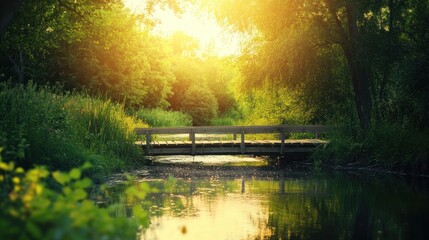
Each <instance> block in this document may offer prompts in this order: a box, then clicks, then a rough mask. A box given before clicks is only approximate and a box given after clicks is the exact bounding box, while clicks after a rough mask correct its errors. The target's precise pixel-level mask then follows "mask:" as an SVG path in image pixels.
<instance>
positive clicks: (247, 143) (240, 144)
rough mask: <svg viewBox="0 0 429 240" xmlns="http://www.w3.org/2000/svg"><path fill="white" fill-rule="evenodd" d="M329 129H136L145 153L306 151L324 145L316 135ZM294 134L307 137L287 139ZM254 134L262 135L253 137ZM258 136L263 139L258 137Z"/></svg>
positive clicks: (314, 127)
mask: <svg viewBox="0 0 429 240" xmlns="http://www.w3.org/2000/svg"><path fill="white" fill-rule="evenodd" d="M328 130H329V127H328V126H322V125H277V126H214V127H177V128H137V129H136V130H135V131H136V133H137V134H138V135H139V136H144V137H143V140H140V141H137V144H139V145H141V146H142V148H143V149H144V150H145V154H146V155H153V156H154V155H232V154H234V155H240V154H252V155H286V154H288V153H303V152H304V153H305V152H311V151H313V150H314V149H315V148H316V147H318V146H321V145H323V144H326V143H327V141H326V140H320V139H318V137H319V136H320V134H321V133H324V132H326V131H328ZM296 133H298V134H300V135H301V138H302V136H305V137H306V138H305V139H290V138H289V137H290V136H293V135H294V134H296ZM303 133H305V134H303ZM255 134H259V135H260V134H263V135H260V137H258V138H256V137H255V136H256V135H255ZM237 136H238V137H239V139H237ZM246 136H247V137H248V138H249V140H248V139H246ZM178 137H179V139H178ZM261 137H262V138H263V139H264V140H260V138H261ZM250 138H251V139H258V140H250ZM172 139H174V140H172Z"/></svg>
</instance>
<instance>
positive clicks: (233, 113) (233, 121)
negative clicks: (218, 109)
mask: <svg viewBox="0 0 429 240" xmlns="http://www.w3.org/2000/svg"><path fill="white" fill-rule="evenodd" d="M242 121H243V120H242V116H241V113H240V112H239V111H237V110H236V109H230V110H229V111H228V112H227V113H224V114H222V115H221V116H219V117H215V118H212V119H211V120H210V125H211V126H234V125H239V123H241V122H242Z"/></svg>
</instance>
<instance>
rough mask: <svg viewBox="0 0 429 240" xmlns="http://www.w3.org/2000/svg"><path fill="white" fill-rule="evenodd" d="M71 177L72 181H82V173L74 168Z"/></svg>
mask: <svg viewBox="0 0 429 240" xmlns="http://www.w3.org/2000/svg"><path fill="white" fill-rule="evenodd" d="M69 176H70V178H71V179H75V180H77V179H80V176H81V172H80V170H79V169H77V168H73V169H72V170H70V173H69Z"/></svg>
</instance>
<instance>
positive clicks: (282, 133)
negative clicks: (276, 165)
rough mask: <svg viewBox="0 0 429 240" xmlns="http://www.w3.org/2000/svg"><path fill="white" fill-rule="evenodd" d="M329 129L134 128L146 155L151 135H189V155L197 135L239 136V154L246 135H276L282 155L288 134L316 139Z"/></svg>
mask: <svg viewBox="0 0 429 240" xmlns="http://www.w3.org/2000/svg"><path fill="white" fill-rule="evenodd" d="M330 128H331V127H329V126H325V125H276V126H198V127H155V128H136V129H135V131H136V133H137V134H138V135H144V136H145V138H146V153H149V151H150V144H151V142H152V135H155V134H168V135H173V134H189V141H191V142H192V150H191V153H192V154H194V153H195V151H196V143H195V140H196V135H197V134H232V135H233V136H234V140H236V136H237V135H240V140H241V152H242V153H245V136H246V134H270V133H277V134H278V135H279V140H280V141H281V145H280V146H281V147H280V152H281V154H283V151H284V145H285V139H286V136H287V134H290V133H313V134H315V135H316V138H317V137H318V135H319V134H321V133H324V132H327V131H329V129H330Z"/></svg>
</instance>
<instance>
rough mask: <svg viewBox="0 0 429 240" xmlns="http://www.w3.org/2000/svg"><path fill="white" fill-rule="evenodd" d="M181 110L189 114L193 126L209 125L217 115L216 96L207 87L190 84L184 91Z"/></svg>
mask: <svg viewBox="0 0 429 240" xmlns="http://www.w3.org/2000/svg"><path fill="white" fill-rule="evenodd" d="M182 111H183V112H185V113H187V114H189V115H191V117H192V124H193V125H194V126H202V125H209V123H210V120H211V119H213V118H214V117H216V115H217V111H218V106H217V100H216V97H215V96H214V95H213V93H212V92H211V91H210V89H208V88H207V87H205V86H198V85H192V86H191V87H190V88H189V89H188V90H187V91H186V93H185V96H184V99H183V104H182Z"/></svg>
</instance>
